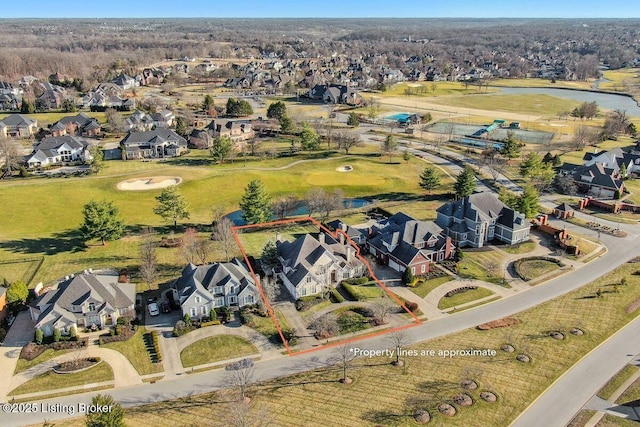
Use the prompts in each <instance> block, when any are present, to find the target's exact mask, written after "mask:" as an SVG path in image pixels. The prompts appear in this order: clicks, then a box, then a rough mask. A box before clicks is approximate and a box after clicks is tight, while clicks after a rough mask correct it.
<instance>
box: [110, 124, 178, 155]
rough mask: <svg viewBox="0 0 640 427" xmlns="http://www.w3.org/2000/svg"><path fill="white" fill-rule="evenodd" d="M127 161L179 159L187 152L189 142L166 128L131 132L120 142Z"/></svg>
mask: <svg viewBox="0 0 640 427" xmlns="http://www.w3.org/2000/svg"><path fill="white" fill-rule="evenodd" d="M120 147H121V148H122V151H123V153H124V156H125V159H126V160H133V159H160V158H165V157H177V156H180V155H182V154H183V153H185V152H186V151H187V140H186V139H184V138H183V137H181V136H180V135H178V134H177V133H175V132H174V131H172V130H170V129H166V128H156V129H154V130H150V131H145V132H129V133H128V134H127V136H125V137H124V139H123V140H122V141H120Z"/></svg>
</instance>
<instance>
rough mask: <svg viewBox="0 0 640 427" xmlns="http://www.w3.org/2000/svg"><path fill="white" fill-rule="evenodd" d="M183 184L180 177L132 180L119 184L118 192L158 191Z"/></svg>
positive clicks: (154, 177)
mask: <svg viewBox="0 0 640 427" xmlns="http://www.w3.org/2000/svg"><path fill="white" fill-rule="evenodd" d="M181 182H182V178H180V177H179V176H153V177H146V178H131V179H127V180H126V181H122V182H119V183H118V186H117V187H118V190H125V191H140V190H156V189H158V188H166V187H170V186H172V185H178V184H180V183H181Z"/></svg>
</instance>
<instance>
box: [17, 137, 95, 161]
mask: <svg viewBox="0 0 640 427" xmlns="http://www.w3.org/2000/svg"><path fill="white" fill-rule="evenodd" d="M88 147H89V143H87V141H85V140H84V138H82V137H79V136H51V137H47V138H45V139H43V140H42V141H40V143H39V144H38V145H37V146H36V148H35V150H34V152H33V154H32V155H31V156H30V157H29V159H27V165H28V167H29V168H30V169H33V168H39V167H43V166H54V165H61V164H65V163H72V162H74V163H75V162H86V161H88V160H91V154H90V153H89V150H88Z"/></svg>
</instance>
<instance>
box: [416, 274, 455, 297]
mask: <svg viewBox="0 0 640 427" xmlns="http://www.w3.org/2000/svg"><path fill="white" fill-rule="evenodd" d="M451 280H453V279H452V278H451V276H442V277H436V278H435V279H430V280H422V279H418V281H417V282H416V286H409V287H408V288H409V290H410V291H411V292H413V293H414V294H416V295H418V296H419V297H420V298H424V297H426V296H427V295H429V293H430V292H431V291H433V290H434V289H435V288H437V287H439V286H441V285H444V284H445V283H447V282H450V281H451Z"/></svg>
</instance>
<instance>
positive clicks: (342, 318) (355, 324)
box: [338, 310, 371, 334]
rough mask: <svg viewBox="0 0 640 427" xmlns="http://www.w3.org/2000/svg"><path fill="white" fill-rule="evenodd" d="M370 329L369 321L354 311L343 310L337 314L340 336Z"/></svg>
mask: <svg viewBox="0 0 640 427" xmlns="http://www.w3.org/2000/svg"><path fill="white" fill-rule="evenodd" d="M370 327H371V325H370V324H369V320H368V319H367V318H366V317H364V316H363V315H362V314H360V313H358V312H356V311H352V310H344V311H341V312H340V313H339V314H338V329H339V331H340V334H349V333H352V332H358V331H364V330H365V329H369V328H370Z"/></svg>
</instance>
